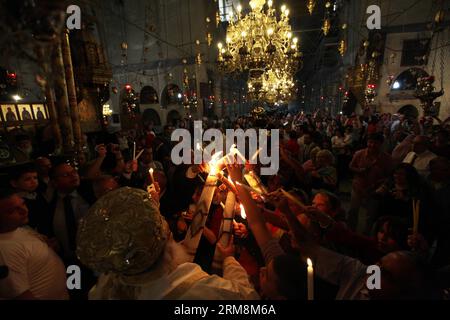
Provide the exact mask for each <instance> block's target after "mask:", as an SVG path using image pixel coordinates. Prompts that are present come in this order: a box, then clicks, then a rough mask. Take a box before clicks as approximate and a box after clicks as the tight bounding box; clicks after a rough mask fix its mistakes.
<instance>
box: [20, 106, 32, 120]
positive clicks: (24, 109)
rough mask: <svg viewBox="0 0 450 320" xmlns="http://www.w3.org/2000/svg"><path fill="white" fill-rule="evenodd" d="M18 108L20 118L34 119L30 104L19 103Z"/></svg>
mask: <svg viewBox="0 0 450 320" xmlns="http://www.w3.org/2000/svg"><path fill="white" fill-rule="evenodd" d="M17 108H18V109H19V116H20V120H22V121H27V120H33V111H32V110H31V106H30V105H29V104H18V105H17Z"/></svg>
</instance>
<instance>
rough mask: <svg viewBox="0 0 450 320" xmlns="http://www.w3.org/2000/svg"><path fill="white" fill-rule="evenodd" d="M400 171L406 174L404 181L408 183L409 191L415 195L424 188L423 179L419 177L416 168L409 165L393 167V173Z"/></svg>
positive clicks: (401, 164) (402, 164)
mask: <svg viewBox="0 0 450 320" xmlns="http://www.w3.org/2000/svg"><path fill="white" fill-rule="evenodd" d="M400 170H404V171H405V172H406V181H407V183H408V188H409V191H410V192H413V194H414V195H416V194H417V193H418V192H417V191H418V190H421V189H422V187H423V186H424V181H423V178H422V177H421V176H420V175H419V173H418V172H417V170H416V168H414V167H413V166H412V165H411V164H409V163H400V164H399V165H398V166H397V167H395V169H394V173H395V172H397V171H400Z"/></svg>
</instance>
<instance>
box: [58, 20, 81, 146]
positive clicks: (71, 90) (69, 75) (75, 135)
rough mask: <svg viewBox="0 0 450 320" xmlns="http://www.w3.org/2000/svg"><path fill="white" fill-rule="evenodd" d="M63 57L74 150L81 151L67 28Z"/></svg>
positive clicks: (62, 48)
mask: <svg viewBox="0 0 450 320" xmlns="http://www.w3.org/2000/svg"><path fill="white" fill-rule="evenodd" d="M61 50H62V58H63V62H64V69H65V77H66V83H67V96H68V99H69V109H70V118H71V120H72V130H73V138H74V143H75V145H74V150H75V151H76V152H80V151H81V148H82V144H83V139H82V136H81V125H80V117H79V115H78V113H79V110H78V102H77V92H76V89H75V80H74V75H73V66H72V56H71V53H70V41H69V30H67V29H66V31H65V32H63V34H62V39H61Z"/></svg>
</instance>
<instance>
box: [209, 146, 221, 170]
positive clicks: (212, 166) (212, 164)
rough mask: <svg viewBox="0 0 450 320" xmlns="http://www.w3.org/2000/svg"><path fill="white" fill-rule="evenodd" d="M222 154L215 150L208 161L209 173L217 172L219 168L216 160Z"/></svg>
mask: <svg viewBox="0 0 450 320" xmlns="http://www.w3.org/2000/svg"><path fill="white" fill-rule="evenodd" d="M221 155H222V152H216V153H215V154H214V155H213V156H212V158H211V161H209V162H208V164H209V174H210V175H213V176H214V175H216V174H217V173H218V172H219V168H218V160H219V158H220V156H221Z"/></svg>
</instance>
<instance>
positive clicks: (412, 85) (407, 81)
mask: <svg viewBox="0 0 450 320" xmlns="http://www.w3.org/2000/svg"><path fill="white" fill-rule="evenodd" d="M427 76H428V73H426V72H425V71H424V70H423V69H420V68H410V69H408V70H405V71H403V72H402V73H400V74H399V75H398V76H397V78H395V80H394V82H393V83H392V85H391V91H394V92H395V91H397V92H398V91H401V90H416V87H417V79H418V78H422V77H427Z"/></svg>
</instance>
